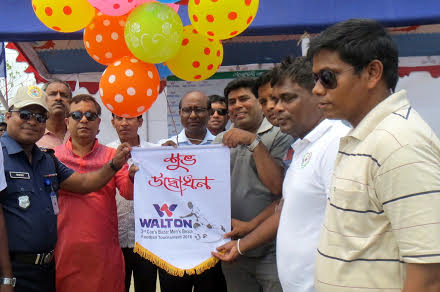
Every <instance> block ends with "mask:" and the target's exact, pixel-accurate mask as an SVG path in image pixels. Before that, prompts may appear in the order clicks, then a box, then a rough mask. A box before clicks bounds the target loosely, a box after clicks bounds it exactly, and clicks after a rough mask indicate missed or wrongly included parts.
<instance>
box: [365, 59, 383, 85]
mask: <svg viewBox="0 0 440 292" xmlns="http://www.w3.org/2000/svg"><path fill="white" fill-rule="evenodd" d="M366 72H367V74H368V75H367V76H368V77H367V78H368V81H367V82H368V83H367V85H368V89H373V88H375V87H376V86H377V84H378V83H379V82H380V81H381V80H382V76H383V64H382V62H381V61H379V60H373V61H371V62H370V64H368V65H367V68H366Z"/></svg>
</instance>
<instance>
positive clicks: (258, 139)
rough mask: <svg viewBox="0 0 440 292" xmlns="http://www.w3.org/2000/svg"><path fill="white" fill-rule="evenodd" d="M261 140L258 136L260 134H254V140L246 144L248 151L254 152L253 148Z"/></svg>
mask: <svg viewBox="0 0 440 292" xmlns="http://www.w3.org/2000/svg"><path fill="white" fill-rule="evenodd" d="M260 142H261V138H260V136H258V135H257V136H255V140H254V141H253V142H252V143H251V144H249V145H248V146H247V149H248V150H249V151H250V152H254V149H255V148H256V147H257V146H258V144H259V143H260Z"/></svg>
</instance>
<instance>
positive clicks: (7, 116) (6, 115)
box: [5, 112, 11, 123]
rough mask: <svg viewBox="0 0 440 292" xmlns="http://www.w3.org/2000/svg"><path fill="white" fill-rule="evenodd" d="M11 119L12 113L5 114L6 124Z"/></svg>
mask: <svg viewBox="0 0 440 292" xmlns="http://www.w3.org/2000/svg"><path fill="white" fill-rule="evenodd" d="M10 118H11V112H6V113H5V120H6V123H7V122H8V121H9V119H10Z"/></svg>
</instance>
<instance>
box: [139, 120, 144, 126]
mask: <svg viewBox="0 0 440 292" xmlns="http://www.w3.org/2000/svg"><path fill="white" fill-rule="evenodd" d="M138 121H139V126H138V128H140V127H142V124H143V123H144V119H143V118H140V119H138Z"/></svg>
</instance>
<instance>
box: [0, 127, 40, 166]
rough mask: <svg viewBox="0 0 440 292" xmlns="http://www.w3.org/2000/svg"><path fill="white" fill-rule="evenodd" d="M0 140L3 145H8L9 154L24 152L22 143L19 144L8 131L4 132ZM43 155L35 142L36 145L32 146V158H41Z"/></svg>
mask: <svg viewBox="0 0 440 292" xmlns="http://www.w3.org/2000/svg"><path fill="white" fill-rule="evenodd" d="M0 141H1V143H2V145H4V146H5V147H6V150H7V151H8V154H17V153H20V152H23V153H24V151H23V148H22V147H21V146H20V144H18V143H17V141H15V140H14V139H13V138H12V137H11V136H9V135H8V133H7V132H5V133H4V134H3V136H2V137H1V138H0ZM42 156H43V153H42V151H41V150H40V148H38V147H37V145H35V143H34V147H33V148H32V158H33V159H36V160H40V159H41V157H42Z"/></svg>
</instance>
